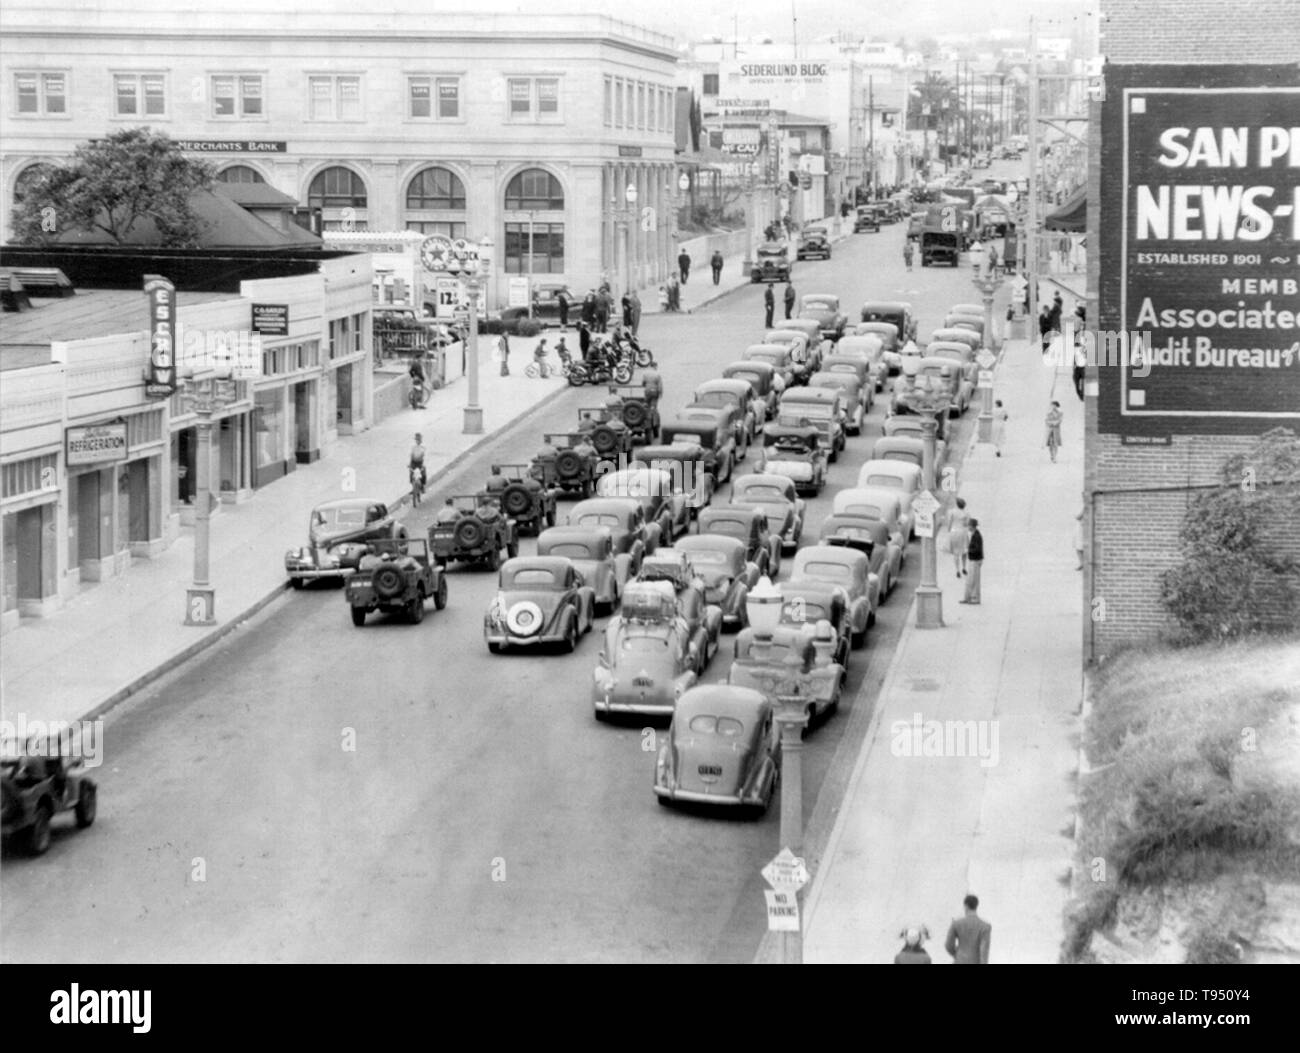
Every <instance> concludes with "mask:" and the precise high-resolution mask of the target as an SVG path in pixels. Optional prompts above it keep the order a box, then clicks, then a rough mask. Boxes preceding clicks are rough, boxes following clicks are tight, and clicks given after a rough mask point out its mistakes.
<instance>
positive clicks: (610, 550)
mask: <svg viewBox="0 0 1300 1053" xmlns="http://www.w3.org/2000/svg"><path fill="white" fill-rule="evenodd" d="M537 554H538V555H539V556H560V557H563V558H565V559H567V560H570V561H571V562H572V563H573V565H574V566H575V567H576V568H577V570H578V573H579V574H581V575H582V580H583V582H585V583H586V584H587V585H589V586H590V587H591V589H592V592H593V594H594V596H595V600H596V610H597V611H598V612H600V613H604V614H609V613H611V612H612V611H613V610H614V608H615V607H617V606H618V603H619V598H620V597H621V596H622V593H623V586H624V585H626V584H627V581H628V578H629V576H630V567H631V562H632V561H631V557H630V556H628V555H627V554H626V553H620V554H619V555H617V556H616V555H614V543H613V541H612V540H611V538H610V535H609V531H608V530H606V529H605V528H604V527H572V526H559V527H551V528H550V529H549V530H543V531H542V533H541V535H540V536H539V537H538V538H537Z"/></svg>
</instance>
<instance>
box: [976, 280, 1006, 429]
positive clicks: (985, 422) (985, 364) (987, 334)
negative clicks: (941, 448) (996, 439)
mask: <svg viewBox="0 0 1300 1053" xmlns="http://www.w3.org/2000/svg"><path fill="white" fill-rule="evenodd" d="M971 282H972V283H973V284H974V286H975V288H977V289H978V290H979V291H980V296H981V297H982V298H983V303H984V345H985V348H986V350H983V351H981V352H980V355H979V365H980V371H981V373H982V374H987V372H988V370H991V369H992V368H993V363H994V362H995V361H996V359H994V358H993V356H992V352H993V351H996V350H997V349H998V340H997V336H996V335H995V334H994V332H993V295H994V293H996V292H997V289H998V286H999V285H1000V284H1001V282H1000V280H999V278H998V276H997V275H996V274H994V273H993V268H992V267H991V266H989V261H988V260H987V258H986V259H985V261H984V265H983V266H982V267H981V268H979V270H977V271H976V272H975V274H974V275H973V276H972V278H971ZM978 437H979V441H980V442H992V441H993V384H992V379H991V377H990V376H981V379H980V415H979V436H978Z"/></svg>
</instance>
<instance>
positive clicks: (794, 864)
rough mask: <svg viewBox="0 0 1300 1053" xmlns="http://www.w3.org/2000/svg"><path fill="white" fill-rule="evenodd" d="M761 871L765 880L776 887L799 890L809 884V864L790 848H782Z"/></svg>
mask: <svg viewBox="0 0 1300 1053" xmlns="http://www.w3.org/2000/svg"><path fill="white" fill-rule="evenodd" d="M761 873H762V875H763V878H764V880H766V881H767V883H768V884H769V885H771V886H772V887H773V888H775V889H789V890H793V891H798V890H799V889H801V888H803V887H804V885H806V884H808V868H807V866H805V865H804V861H803V860H802V859H800V858H799V857H798V856H796V855H795V854H794V853H793V852H791V851H790V849H788V848H783V849H781V851H780V852H778V853H777V856H776V858H775V859H773V860H772V862H770V863H768V864H767V866H765V867H764V868H763V869H762V871H761Z"/></svg>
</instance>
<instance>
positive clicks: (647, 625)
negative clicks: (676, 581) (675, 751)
mask: <svg viewBox="0 0 1300 1053" xmlns="http://www.w3.org/2000/svg"><path fill="white" fill-rule="evenodd" d="M597 661H598V664H597V666H596V669H595V671H594V673H593V674H592V685H591V701H592V707H593V709H594V710H595V714H596V719H597V720H603V719H604V718H605V717H606V716H607V715H608V714H610V713H641V714H645V715H647V716H671V715H672V712H673V706H674V705H675V704H676V702H677V699H678V698H680V697H681V696H682V694H683V692H685V691H687V690H689V689H690V688H691V687H693V686H694V685H695V682H696V680H697V679H698V672H697V670H698V668H699V665H700V662H699V655H698V654H697V653H696V645H695V644H694V643H693V641H692V638H691V630H690V626H689V625H687V623H686V619H684V618H683V617H682V616H681V615H680V614H679V613H678V610H677V598H676V596H674V595H673V592H672V589H671V587H668V588H663V587H660V586H659V585H657V584H654V583H650V582H633V583H632V584H631V585H629V586H628V588H627V592H626V593H625V594H624V607H623V612H622V614H620V615H619V616H618V617H617V618H614V619H613V620H612V621H611V622H610V623H609V625H608V626H606V627H605V646H604V648H603V649H602V650H601V652H600V655H599V656H598V659H597Z"/></svg>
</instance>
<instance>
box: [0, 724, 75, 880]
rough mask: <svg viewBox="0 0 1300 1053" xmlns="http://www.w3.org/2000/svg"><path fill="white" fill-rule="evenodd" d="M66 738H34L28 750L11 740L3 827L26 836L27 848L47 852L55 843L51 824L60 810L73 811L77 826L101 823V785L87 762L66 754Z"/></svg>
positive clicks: (0, 777)
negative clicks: (98, 820)
mask: <svg viewBox="0 0 1300 1053" xmlns="http://www.w3.org/2000/svg"><path fill="white" fill-rule="evenodd" d="M67 734H68V733H67V732H65V733H64V736H59V737H55V738H52V739H49V740H46V741H44V742H37V741H36V740H32V741H30V742H28V743H27V745H26V747H25V748H24V749H23V750H22V751H14V750H11V749H9V748H8V746H9V745H12V744H7V746H6V750H5V753H4V757H3V759H0V831H2V832H3V836H5V837H13V838H15V839H16V840H19V839H20V840H21V842H22V845H23V847H24V848H25V849H26V850H27V852H28V853H29V854H31V855H34V856H39V855H43V854H44V853H45V852H46V851H47V850H48V849H49V847H50V823H51V821H52V820H53V819H54V817H55V816H56V815H58V814H59V813H60V812H66V811H69V810H71V811H73V812H74V813H75V814H76V818H77V825H78V826H80V827H86V826H89V825H90V824H91V823H93V822H94V821H95V808H96V796H97V789H98V788H97V787H96V785H95V781H94V780H93V779H91V778H90V777H89V776H88V775H87V774H86V766H85V761H83V760H82V759H81V758H80V757H77V756H63V755H61V747H64V746H66V745H67V744H68V741H69V740H68V739H67V738H66V737H65V736H66V735H67Z"/></svg>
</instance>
